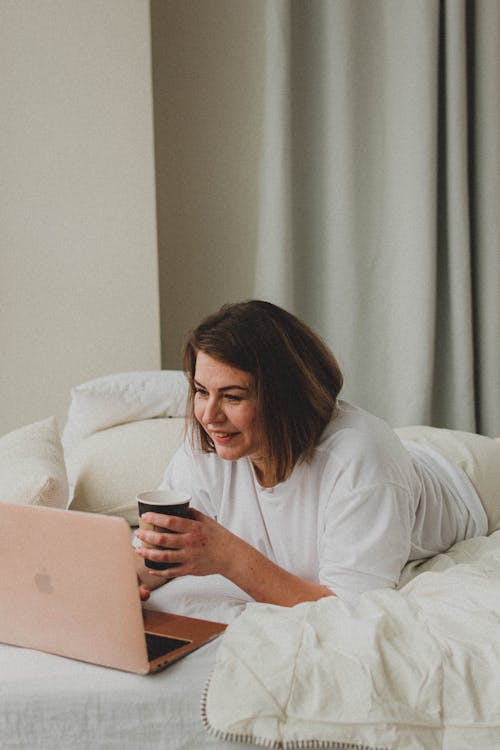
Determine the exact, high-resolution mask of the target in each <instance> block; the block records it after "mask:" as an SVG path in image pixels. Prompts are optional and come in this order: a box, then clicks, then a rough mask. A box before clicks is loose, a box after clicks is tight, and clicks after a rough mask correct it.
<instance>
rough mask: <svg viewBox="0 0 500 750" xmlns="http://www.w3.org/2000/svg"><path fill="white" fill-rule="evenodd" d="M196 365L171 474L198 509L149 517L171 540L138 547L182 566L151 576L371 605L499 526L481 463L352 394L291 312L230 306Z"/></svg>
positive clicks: (282, 597)
mask: <svg viewBox="0 0 500 750" xmlns="http://www.w3.org/2000/svg"><path fill="white" fill-rule="evenodd" d="M184 369H185V371H186V372H187V374H188V376H189V379H190V385H191V389H190V399H189V404H188V418H189V424H190V429H189V430H188V433H187V438H186V440H185V443H184V445H183V446H182V447H181V448H180V449H179V450H178V452H177V453H176V455H175V456H174V458H173V460H172V461H171V463H170V465H169V466H168V467H167V470H166V473H165V476H164V480H163V483H162V487H163V488H170V489H174V490H182V491H186V490H187V491H188V492H189V493H190V495H191V497H192V503H191V507H192V508H193V510H192V513H191V518H190V519H183V518H176V517H171V516H162V515H158V514H148V516H143V520H144V521H145V522H149V523H153V524H155V525H156V526H159V527H161V528H162V531H161V532H153V531H146V530H144V529H139V530H138V531H137V532H136V535H137V537H138V538H139V539H140V540H141V541H142V542H144V543H145V544H149V545H155V546H156V549H151V548H147V547H146V546H140V547H138V548H136V551H137V554H138V555H139V556H140V557H142V558H149V559H151V560H155V561H161V562H169V563H174V564H175V567H172V568H168V569H166V570H164V571H153V572H151V571H149V572H148V574H147V575H141V578H142V580H143V581H144V582H146V583H147V585H148V586H149V587H150V588H151V581H152V580H154V577H156V581H158V584H161V583H163V582H164V581H165V580H168V579H169V578H173V577H177V576H183V575H188V574H189V575H196V576H203V575H207V574H212V573H219V574H221V575H223V576H225V577H226V578H228V579H229V580H231V581H232V582H233V583H235V584H236V585H237V586H239V587H240V588H241V589H243V590H244V591H246V592H247V593H248V594H249V595H250V596H251V597H253V598H254V599H255V600H256V601H261V602H269V603H274V604H279V605H288V606H291V605H294V604H297V603H298V602H302V601H310V600H316V599H319V598H321V597H324V596H332V595H337V596H340V597H342V598H343V599H345V600H346V601H348V602H350V603H351V604H356V603H357V601H358V599H359V596H360V595H361V594H362V593H363V592H364V591H368V590H370V589H374V588H384V587H394V586H396V584H397V582H398V579H399V577H400V573H401V570H402V568H403V566H404V565H405V563H406V562H407V561H408V560H413V559H420V558H425V557H430V556H432V555H435V554H437V553H438V552H442V551H444V550H446V549H448V548H449V547H451V546H452V545H453V544H454V543H455V542H457V541H459V540H462V539H466V538H469V537H472V536H477V535H482V534H485V533H486V532H487V526H488V521H487V518H486V514H485V511H484V509H483V507H482V505H481V502H480V500H479V497H478V494H477V492H476V490H475V489H474V486H473V485H472V483H471V481H470V480H469V479H468V477H467V476H466V474H465V473H464V472H463V471H461V469H459V468H458V467H457V466H455V465H453V464H452V463H451V462H449V461H447V460H446V459H445V458H444V457H443V456H441V455H440V454H439V453H436V452H435V451H433V450H432V449H430V448H427V447H425V446H419V445H416V444H412V443H408V444H406V445H403V444H402V443H401V441H400V440H399V438H398V437H397V436H396V434H395V433H394V432H393V431H392V430H391V429H390V428H389V427H388V426H387V425H386V424H385V423H384V422H383V421H382V420H380V419H378V418H376V417H374V416H372V415H370V414H368V413H367V412H364V411H363V410H361V409H359V408H357V407H355V406H351V405H350V404H347V403H346V402H343V401H339V400H338V398H337V397H338V394H339V392H340V389H341V387H342V381H343V379H342V374H341V372H340V369H339V367H338V364H337V362H336V360H335V358H334V356H333V355H332V353H331V352H330V351H329V350H328V349H327V347H326V346H325V345H324V344H323V342H322V341H321V340H320V339H319V338H318V336H316V335H315V334H314V333H313V332H312V331H311V330H310V329H309V328H308V327H307V326H306V325H305V324H304V323H302V322H301V321H299V320H298V319H297V318H296V317H294V316H293V315H291V314H290V313H288V312H286V311H285V310H282V309H281V308H279V307H276V306H275V305H272V304H270V303H267V302H261V301H256V300H254V301H250V302H245V303H239V304H234V305H226V306H224V307H223V308H222V309H221V310H220V311H219V312H218V313H216V314H215V315H212V316H210V317H208V318H207V319H206V320H204V321H203V322H202V323H201V324H200V325H199V326H198V327H197V328H196V329H195V330H194V331H192V332H191V334H190V335H189V337H188V339H187V342H186V344H185V348H184ZM153 585H156V584H153ZM144 596H146V594H144Z"/></svg>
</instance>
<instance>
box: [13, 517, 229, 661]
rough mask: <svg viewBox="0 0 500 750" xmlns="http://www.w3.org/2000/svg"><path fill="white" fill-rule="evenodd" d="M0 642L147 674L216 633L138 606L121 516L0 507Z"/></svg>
mask: <svg viewBox="0 0 500 750" xmlns="http://www.w3.org/2000/svg"><path fill="white" fill-rule="evenodd" d="M0 529H1V535H2V543H1V544H0V570H1V571H2V573H1V576H0V613H1V614H0V642H2V643H8V644H12V645H14V646H23V647H25V648H33V649H37V650H39V651H46V652H49V653H53V654H59V655H61V656H66V657H69V658H71V659H79V660H81V661H86V662H91V663H93V664H99V665H102V666H106V667H114V668H115V669H122V670H126V671H128V672H136V673H139V674H147V673H150V672H156V671H158V670H159V669H163V668H164V667H166V666H168V665H169V664H171V663H172V662H174V661H176V660H177V659H180V658H181V657H183V656H185V655H186V654H188V653H190V652H191V651H194V650H195V649H197V648H199V647H200V646H202V645H203V644H205V643H207V642H208V641H211V640H212V639H213V638H215V637H216V636H218V635H219V634H220V633H222V632H223V631H224V629H225V627H226V626H225V625H224V624H222V623H218V622H211V621H209V620H202V619H197V618H192V617H182V616H180V615H174V614H167V613H163V612H156V611H153V610H150V609H143V608H142V606H141V602H140V599H139V592H138V587H137V576H136V572H135V565H134V553H133V551H132V546H131V536H130V528H129V526H128V524H127V522H126V521H125V520H124V519H122V518H117V517H114V516H101V515H98V514H93V513H80V512H78V511H66V510H57V509H53V508H44V507H36V506H27V505H12V504H10V503H0Z"/></svg>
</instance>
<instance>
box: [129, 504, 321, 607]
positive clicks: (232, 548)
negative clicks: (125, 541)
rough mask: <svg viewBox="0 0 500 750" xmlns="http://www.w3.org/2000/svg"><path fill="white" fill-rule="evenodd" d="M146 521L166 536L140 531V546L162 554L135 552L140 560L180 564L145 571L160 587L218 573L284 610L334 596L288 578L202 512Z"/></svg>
mask: <svg viewBox="0 0 500 750" xmlns="http://www.w3.org/2000/svg"><path fill="white" fill-rule="evenodd" d="M143 520H144V521H146V522H148V523H151V524H154V525H155V526H159V527H161V528H163V529H165V531H164V532H155V531H146V530H144V529H138V530H137V531H136V536H137V537H138V538H139V539H140V540H141V541H143V542H146V543H147V544H154V545H156V546H157V547H160V548H161V549H150V548H146V547H144V546H141V547H136V550H135V551H136V553H137V555H138V556H140V557H142V558H149V559H150V560H156V561H159V562H170V563H176V567H175V568H167V569H166V570H164V571H157V570H155V571H150V570H149V569H148V568H145V567H144V570H146V571H148V577H149V578H154V579H159V580H160V582H161V583H163V582H164V581H165V580H168V579H170V578H176V577H177V576H184V575H198V576H204V575H210V574H212V573H219V574H220V575H223V576H224V577H225V578H228V579H229V580H230V581H232V582H233V583H235V584H236V585H237V586H239V587H240V588H241V589H243V591H246V592H247V594H249V595H250V596H251V597H252V598H253V599H255V600H256V601H258V602H267V603H269V604H279V605H282V606H293V605H294V604H298V603H299V602H303V601H315V600H316V599H321V598H322V597H324V596H333V595H334V593H333V591H331V590H330V589H328V588H326V586H322V585H320V584H318V583H312V582H311V581H306V580H305V579H303V578H299V577H298V576H296V575H294V574H293V573H288V572H287V571H286V570H284V569H283V568H281V567H280V566H279V565H276V564H275V563H273V562H272V561H271V560H269V559H268V558H267V557H265V556H264V555H262V554H261V553H260V552H259V551H258V550H256V549H255V548H254V547H252V546H251V545H250V544H248V543H247V542H245V541H244V540H243V539H241V538H240V537H238V536H236V535H235V534H233V533H232V532H230V531H228V530H227V529H226V528H224V527H223V526H221V524H219V523H217V522H216V521H214V520H212V519H211V518H209V517H208V516H206V515H204V514H203V513H200V512H199V511H196V510H191V519H185V518H177V517H175V516H164V515H159V514H154V513H151V514H147V517H146V514H145V515H144V516H143ZM171 532H175V533H173V534H172V533H171ZM167 548H168V549H167ZM141 580H144V579H142V578H141ZM145 582H146V581H145ZM148 585H149V584H148ZM160 585H161V584H160Z"/></svg>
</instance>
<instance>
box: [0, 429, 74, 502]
mask: <svg viewBox="0 0 500 750" xmlns="http://www.w3.org/2000/svg"><path fill="white" fill-rule="evenodd" d="M0 502H8V503H16V504H18V505H47V506H49V507H52V508H66V506H67V504H68V478H67V475H66V467H65V464H64V454H63V449H62V445H61V440H60V437H59V432H58V429H57V422H56V419H55V417H49V418H48V419H44V420H42V421H41V422H34V423H33V424H30V425H26V426H25V427H20V428H19V429H17V430H14V431H13V432H9V433H8V434H7V435H4V436H3V437H0Z"/></svg>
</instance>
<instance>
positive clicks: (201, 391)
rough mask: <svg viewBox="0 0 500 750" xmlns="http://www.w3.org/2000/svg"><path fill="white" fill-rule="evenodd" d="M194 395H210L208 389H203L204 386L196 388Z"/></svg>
mask: <svg viewBox="0 0 500 750" xmlns="http://www.w3.org/2000/svg"><path fill="white" fill-rule="evenodd" d="M194 395H195V396H203V397H205V396H208V393H207V391H205V390H203V388H195V389H194Z"/></svg>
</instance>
